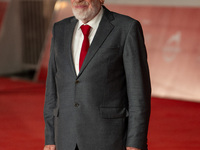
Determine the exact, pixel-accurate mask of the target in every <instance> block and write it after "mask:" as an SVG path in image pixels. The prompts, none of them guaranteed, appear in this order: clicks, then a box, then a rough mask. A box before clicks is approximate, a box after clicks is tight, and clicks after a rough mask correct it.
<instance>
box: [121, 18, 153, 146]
mask: <svg viewBox="0 0 200 150" xmlns="http://www.w3.org/2000/svg"><path fill="white" fill-rule="evenodd" d="M123 60H124V68H125V73H126V82H127V95H128V112H129V117H128V129H127V141H126V146H127V147H135V148H140V149H142V150H147V132H148V124H149V116H150V99H151V85H150V77H149V69H148V64H147V53H146V48H145V44H144V37H143V31H142V27H141V25H140V23H139V22H138V21H133V22H132V24H131V26H130V29H129V33H128V35H127V38H126V42H125V46H124V52H123Z"/></svg>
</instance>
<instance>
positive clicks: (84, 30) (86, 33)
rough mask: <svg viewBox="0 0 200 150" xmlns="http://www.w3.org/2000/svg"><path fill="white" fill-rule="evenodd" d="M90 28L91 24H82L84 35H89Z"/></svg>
mask: <svg viewBox="0 0 200 150" xmlns="http://www.w3.org/2000/svg"><path fill="white" fill-rule="evenodd" d="M90 28H91V27H90V26H89V25H82V26H81V30H82V32H83V35H84V36H89V34H90Z"/></svg>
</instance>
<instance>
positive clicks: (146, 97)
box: [44, 0, 151, 150]
mask: <svg viewBox="0 0 200 150" xmlns="http://www.w3.org/2000/svg"><path fill="white" fill-rule="evenodd" d="M71 3H72V10H73V13H74V15H75V17H71V18H67V19H64V20H62V21H60V22H58V23H55V25H54V28H53V38H52V45H51V54H50V60H49V68H48V76H47V84H46V97H45V106H44V119H45V147H44V150H55V149H56V150H75V149H76V150H77V149H78V150H140V149H141V150H147V131H148V123H149V115H150V96H151V87H150V79H149V71H148V65H147V56H146V49H145V45H144V39H143V33H142V28H141V26H140V23H139V22H138V21H136V20H134V19H132V18H130V17H127V16H123V15H120V14H117V13H114V12H110V11H109V10H108V9H106V8H105V7H104V6H103V3H104V0H71Z"/></svg>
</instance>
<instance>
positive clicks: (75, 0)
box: [74, 0, 84, 3]
mask: <svg viewBox="0 0 200 150" xmlns="http://www.w3.org/2000/svg"><path fill="white" fill-rule="evenodd" d="M82 1H84V0H74V2H77V3H78V2H82Z"/></svg>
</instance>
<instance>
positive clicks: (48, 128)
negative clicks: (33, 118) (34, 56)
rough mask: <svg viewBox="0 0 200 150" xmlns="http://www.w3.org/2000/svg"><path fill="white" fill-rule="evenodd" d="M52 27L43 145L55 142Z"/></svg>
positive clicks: (54, 66)
mask: <svg viewBox="0 0 200 150" xmlns="http://www.w3.org/2000/svg"><path fill="white" fill-rule="evenodd" d="M54 28H55V25H54V27H53V38H52V41H51V50H50V59H49V66H48V73H47V80H46V92H45V103H44V121H45V145H53V144H55V139H54V115H53V110H54V109H55V107H56V100H57V95H56V83H55V75H56V64H55V52H54V45H55V33H54V30H55V29H54Z"/></svg>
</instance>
